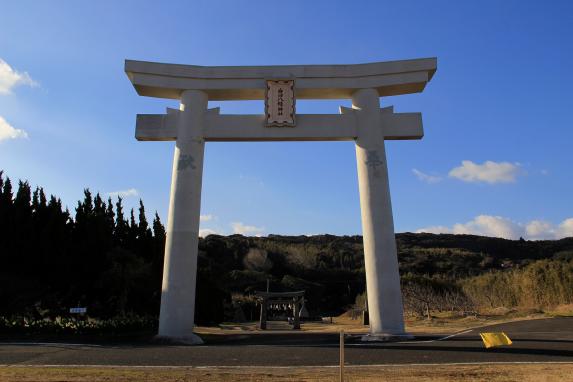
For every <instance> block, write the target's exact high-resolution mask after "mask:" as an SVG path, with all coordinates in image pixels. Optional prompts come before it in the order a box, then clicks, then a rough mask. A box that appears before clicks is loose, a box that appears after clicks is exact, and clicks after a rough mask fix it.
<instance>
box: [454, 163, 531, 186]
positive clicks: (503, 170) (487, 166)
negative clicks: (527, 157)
mask: <svg viewBox="0 0 573 382" xmlns="http://www.w3.org/2000/svg"><path fill="white" fill-rule="evenodd" d="M519 174H520V167H519V164H518V163H509V162H493V161H489V160H488V161H486V162H484V163H483V164H477V163H474V162H472V161H471V160H464V161H462V165H461V166H459V167H455V168H453V169H452V170H451V171H450V172H449V174H448V175H449V176H450V177H452V178H457V179H460V180H462V181H464V182H485V183H490V184H493V183H512V182H515V180H516V178H517V176H518V175H519Z"/></svg>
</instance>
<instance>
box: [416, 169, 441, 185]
mask: <svg viewBox="0 0 573 382" xmlns="http://www.w3.org/2000/svg"><path fill="white" fill-rule="evenodd" d="M412 172H413V173H414V175H416V177H417V178H418V179H420V180H421V181H422V182H426V183H429V184H432V183H438V182H439V181H441V180H442V177H441V176H435V175H429V174H425V173H423V172H422V171H420V170H417V169H415V168H413V169H412Z"/></svg>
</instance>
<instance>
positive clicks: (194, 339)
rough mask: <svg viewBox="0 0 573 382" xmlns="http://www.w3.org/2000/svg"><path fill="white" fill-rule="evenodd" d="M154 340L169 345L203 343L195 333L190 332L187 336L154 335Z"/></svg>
mask: <svg viewBox="0 0 573 382" xmlns="http://www.w3.org/2000/svg"><path fill="white" fill-rule="evenodd" d="M153 341H154V342H158V343H161V344H170V345H201V344H203V340H202V339H201V337H199V336H198V335H196V334H191V335H189V336H183V337H171V336H160V335H156V336H155V337H153Z"/></svg>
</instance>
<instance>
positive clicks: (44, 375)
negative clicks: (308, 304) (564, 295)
mask: <svg viewBox="0 0 573 382" xmlns="http://www.w3.org/2000/svg"><path fill="white" fill-rule="evenodd" d="M338 373H339V371H338V369H337V368H309V367H301V368H286V369H285V368H282V369H277V368H241V369H238V368H210V369H198V368H176V369H174V368H152V369H149V368H137V367H133V368H131V367H129V368H127V367H126V368H123V367H122V368H113V367H110V368H92V367H81V368H79V367H75V368H66V367H49V368H46V367H19V366H12V367H0V380H1V381H3V382H31V381H38V382H56V381H58V382H86V381H90V382H91V381H93V382H109V381H120V382H135V381H138V382H139V381H149V382H159V381H162V382H163V381H165V382H175V381H177V382H191V381H220V382H230V381H237V380H241V381H273V382H287V381H288V382H292V381H320V382H322V381H325V382H326V381H329V382H330V381H337V380H338ZM345 375H346V379H345V380H346V381H398V382H405V381H423V382H426V381H432V382H435V381H446V382H449V381H460V380H463V381H469V382H478V381H480V382H481V381H484V382H485V381H502V382H503V381H519V382H545V381H547V382H548V381H573V363H568V364H544V365H539V364H537V365H525V364H520V365H510V364H487V365H463V366H435V365H432V367H427V366H404V367H391V366H390V367H388V366H386V367H360V368H358V367H352V368H349V367H347V368H346V369H345Z"/></svg>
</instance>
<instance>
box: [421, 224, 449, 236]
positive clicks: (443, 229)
mask: <svg viewBox="0 0 573 382" xmlns="http://www.w3.org/2000/svg"><path fill="white" fill-rule="evenodd" d="M422 232H424V233H435V234H438V233H453V232H452V229H451V228H448V227H446V226H443V225H433V226H429V227H425V228H420V229H417V230H416V233H422Z"/></svg>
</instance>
